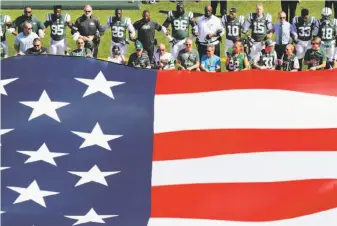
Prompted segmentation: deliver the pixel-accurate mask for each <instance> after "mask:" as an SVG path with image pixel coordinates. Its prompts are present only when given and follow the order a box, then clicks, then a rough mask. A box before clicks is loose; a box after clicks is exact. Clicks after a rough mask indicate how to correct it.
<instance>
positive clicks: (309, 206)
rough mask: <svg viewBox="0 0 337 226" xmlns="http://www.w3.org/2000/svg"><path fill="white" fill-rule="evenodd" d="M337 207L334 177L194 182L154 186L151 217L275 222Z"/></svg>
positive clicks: (336, 185) (336, 181)
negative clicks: (295, 179)
mask: <svg viewBox="0 0 337 226" xmlns="http://www.w3.org/2000/svg"><path fill="white" fill-rule="evenodd" d="M336 207H337V180H335V179H334V180H322V179H321V180H302V181H289V182H279V183H277V182H274V183H232V184H230V183H224V184H197V185H195V184H194V185H179V186H159V187H153V188H152V203H151V209H152V211H151V217H166V218H170V217H172V218H196V219H214V220H230V221H275V220H281V219H288V218H293V217H299V216H304V215H308V214H312V213H316V212H319V211H324V210H328V209H332V208H336ZM172 225H180V224H172ZM318 225H322V224H317V225H316V226H318ZM327 226H328V225H327ZM329 226H331V224H330V225H329Z"/></svg>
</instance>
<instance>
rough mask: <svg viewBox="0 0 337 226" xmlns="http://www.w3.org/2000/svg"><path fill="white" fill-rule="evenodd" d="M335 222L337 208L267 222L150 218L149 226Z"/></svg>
mask: <svg viewBox="0 0 337 226" xmlns="http://www.w3.org/2000/svg"><path fill="white" fill-rule="evenodd" d="M309 205H310V204H309ZM335 222H337V208H335V209H331V210H327V211H323V212H319V213H315V214H311V215H306V216H303V217H297V218H292V219H286V220H280V221H266V222H238V221H220V220H205V219H204V220H202V219H179V218H150V220H149V222H148V226H172V225H177V226H334V225H335Z"/></svg>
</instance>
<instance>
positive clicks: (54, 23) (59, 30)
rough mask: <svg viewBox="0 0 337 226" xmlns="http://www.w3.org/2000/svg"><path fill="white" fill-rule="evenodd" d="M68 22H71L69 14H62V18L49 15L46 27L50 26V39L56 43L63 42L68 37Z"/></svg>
mask: <svg viewBox="0 0 337 226" xmlns="http://www.w3.org/2000/svg"><path fill="white" fill-rule="evenodd" d="M68 22H70V15H69V14H61V16H60V17H57V15H56V14H47V19H46V22H45V25H46V26H50V38H51V39H52V40H54V41H60V40H63V39H64V38H65V37H66V28H67V26H68Z"/></svg>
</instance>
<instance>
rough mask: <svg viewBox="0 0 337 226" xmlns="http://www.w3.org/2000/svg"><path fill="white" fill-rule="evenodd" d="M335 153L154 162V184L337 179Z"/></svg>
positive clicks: (226, 156)
mask: <svg viewBox="0 0 337 226" xmlns="http://www.w3.org/2000/svg"><path fill="white" fill-rule="evenodd" d="M336 163H337V151H335V152H323V151H320V152H312V151H308V152H304V151H303V152H262V153H246V154H231V155H219V156H212V157H204V158H196V159H186V160H168V161H154V162H153V164H152V186H158V185H173V184H197V183H221V182H228V183H231V182H234V183H235V182H272V181H289V180H302V179H320V178H321V179H333V178H335V179H337V164H336Z"/></svg>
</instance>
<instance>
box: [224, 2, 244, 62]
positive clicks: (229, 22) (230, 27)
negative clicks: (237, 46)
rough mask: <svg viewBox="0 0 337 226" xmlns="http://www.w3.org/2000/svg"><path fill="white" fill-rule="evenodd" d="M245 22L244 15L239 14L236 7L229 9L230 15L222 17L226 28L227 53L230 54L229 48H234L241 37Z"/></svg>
mask: <svg viewBox="0 0 337 226" xmlns="http://www.w3.org/2000/svg"><path fill="white" fill-rule="evenodd" d="M244 22H245V18H244V16H237V10H236V8H231V9H230V10H229V15H226V14H225V15H224V16H223V17H222V25H223V26H224V28H225V29H226V43H225V53H226V54H227V56H228V55H229V54H230V53H229V51H228V49H230V48H233V46H234V43H235V42H236V41H237V40H239V39H240V38H241V31H242V29H243V25H244Z"/></svg>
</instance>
